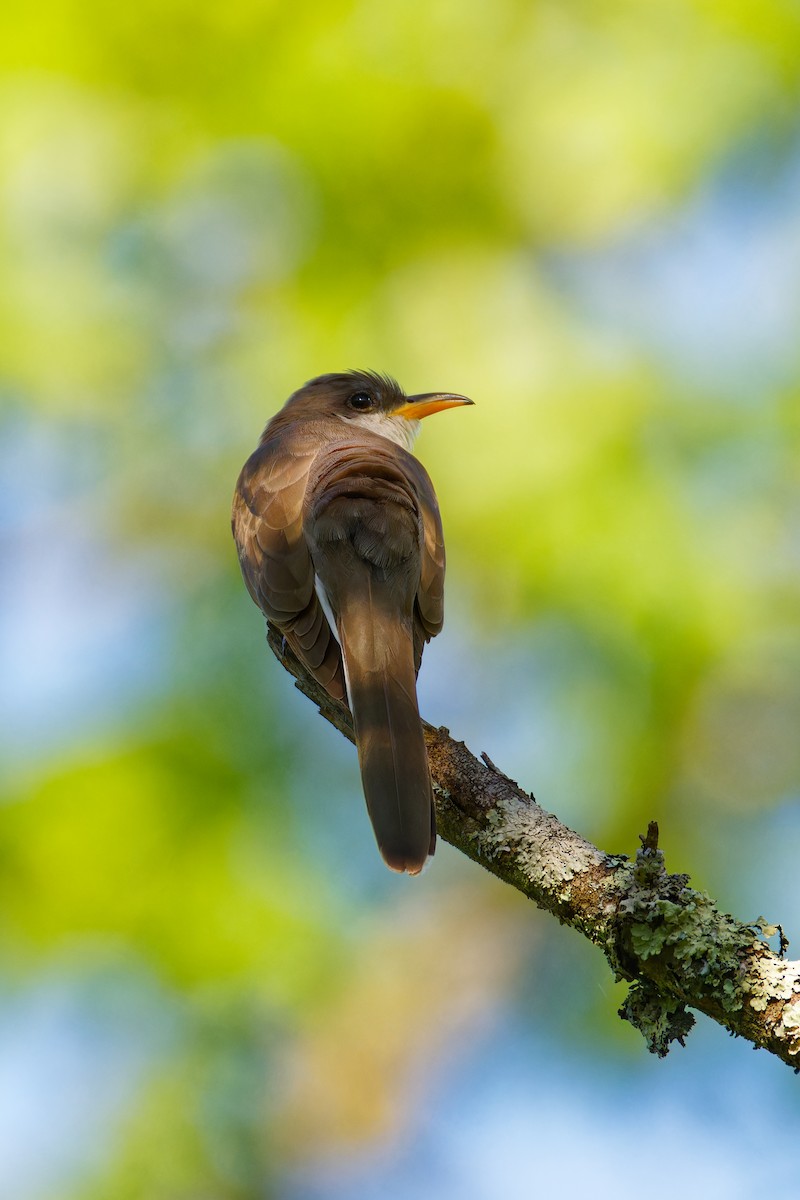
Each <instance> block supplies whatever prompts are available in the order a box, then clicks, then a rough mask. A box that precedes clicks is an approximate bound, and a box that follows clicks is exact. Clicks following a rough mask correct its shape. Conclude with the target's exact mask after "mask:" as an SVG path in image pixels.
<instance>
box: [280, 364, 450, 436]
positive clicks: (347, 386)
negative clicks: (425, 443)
mask: <svg viewBox="0 0 800 1200" xmlns="http://www.w3.org/2000/svg"><path fill="white" fill-rule="evenodd" d="M472 403H473V401H472V400H469V399H468V398H467V397H466V396H459V395H456V394H455V393H453V392H425V393H422V394H421V395H417V396H407V395H406V394H405V392H404V391H403V389H402V388H401V387H400V385H399V383H397V382H396V381H395V380H394V379H392V378H390V376H388V375H378V374H376V373H375V372H372V371H346V372H343V373H342V374H332V375H318V376H317V378H316V379H311V380H309V382H308V383H306V384H304V385H303V387H301V388H299V390H298V391H296V392H294V394H293V395H292V396H290V397H289V399H288V400H287V401H286V404H285V405H284V407H283V408H282V409H281V412H280V413H279V414H278V417H279V418H280V422H281V424H283V423H284V421H287V420H302V419H313V418H314V417H335V418H338V419H340V420H342V421H345V422H348V423H351V424H353V425H357V426H362V427H363V428H364V429H369V430H371V431H372V432H373V433H377V434H380V435H381V436H382V437H387V438H390V439H391V441H393V442H396V443H397V444H398V445H400V446H402V447H403V448H404V449H406V450H410V449H411V447H412V445H413V444H414V441H415V439H416V437H417V434H418V433H419V423H420V421H421V420H422V418H423V417H427V416H430V415H431V414H432V413H435V412H442V411H443V410H444V409H446V408H459V407H461V406H462V405H464V404H472ZM274 420H275V418H273V421H274ZM270 424H271V425H272V424H273V423H272V422H271V423H270Z"/></svg>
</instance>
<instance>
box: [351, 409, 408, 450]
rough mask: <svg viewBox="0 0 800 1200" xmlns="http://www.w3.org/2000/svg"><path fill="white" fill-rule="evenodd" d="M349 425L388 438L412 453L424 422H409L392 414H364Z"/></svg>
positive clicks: (352, 419) (352, 418) (405, 418)
mask: <svg viewBox="0 0 800 1200" xmlns="http://www.w3.org/2000/svg"><path fill="white" fill-rule="evenodd" d="M347 424H348V425H360V426H361V427H362V429H368V430H369V431H370V433H377V434H378V436H379V437H385V438H388V439H389V441H390V442H394V443H395V445H396V446H402V448H403V449H404V450H408V451H409V452H410V451H411V450H413V448H414V443H415V442H416V440H417V438H418V437H419V431H420V427H421V425H422V422H421V421H409V420H408V418H407V417H399V416H392V414H391V413H363V414H361V415H359V416H357V417H350V418H349V419H348V420H347Z"/></svg>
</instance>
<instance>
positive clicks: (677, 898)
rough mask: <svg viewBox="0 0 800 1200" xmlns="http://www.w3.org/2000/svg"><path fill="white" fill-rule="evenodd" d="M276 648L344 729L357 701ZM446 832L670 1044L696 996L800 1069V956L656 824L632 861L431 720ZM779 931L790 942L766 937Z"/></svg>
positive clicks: (655, 1046) (646, 1030) (648, 1029)
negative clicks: (605, 976) (551, 923)
mask: <svg viewBox="0 0 800 1200" xmlns="http://www.w3.org/2000/svg"><path fill="white" fill-rule="evenodd" d="M267 641H268V643H269V645H270V648H271V649H272V651H273V653H274V654H275V655H276V657H277V658H278V659H279V661H280V662H281V663H282V664H283V666H284V667H285V668H286V670H287V671H289V672H290V673H291V674H292V675H293V676H294V677H295V679H296V681H297V682H296V686H297V687H298V688H299V689H300V691H302V692H303V693H304V694H305V695H306V696H308V698H309V699H310V700H312V701H313V702H314V704H316V705H317V707H318V708H319V711H320V713H321V714H322V716H323V717H325V718H326V720H328V721H330V722H331V724H332V725H334V726H335V727H336V728H337V729H338V730H340V732H341V733H343V734H344V736H345V737H346V738H349V740H350V741H351V742H352V741H353V728H352V722H351V718H350V713H349V712H348V710H347V709H346V708H345V707H344V706H343V705H340V704H338V703H337V702H336V701H335V700H332V699H331V697H330V696H329V695H328V693H327V692H326V691H325V689H324V688H323V687H322V686H321V685H320V684H318V683H317V682H316V680H314V679H312V678H311V677H310V676H308V675H307V674H306V673H305V671H304V669H303V667H302V666H301V664H300V663H299V662H298V660H297V659H296V658H295V656H294V655H293V654H292V652H291V650H290V649H289V647H288V646H286V645H285V644H284V641H283V638H282V637H281V634H280V632H279V631H277V630H276V629H274V628H273V627H272V626H270V627H269V628H268V635H267ZM425 740H426V742H427V746H428V758H429V761H430V768H431V777H432V779H433V790H434V796H435V801H436V815H437V821H438V826H439V833H440V834H441V836H442V837H443V838H444V839H445V841H448V842H450V844H451V845H452V846H456V847H457V848H458V849H459V850H461V851H462V852H463V853H464V854H466V855H467V856H468V857H469V858H471V859H473V860H474V861H475V862H477V863H480V864H481V866H483V867H485V868H486V869H487V871H491V872H492V874H493V875H497V877H498V878H499V879H502V880H504V881H505V882H506V883H509V884H511V885H512V886H513V887H515V888H517V889H518V890H519V891H521V892H522V893H523V894H524V895H525V896H527V897H528V898H529V899H531V900H533V901H534V903H535V904H537V905H538V906H539V908H543V909H546V910H547V911H548V912H551V913H553V915H554V916H556V917H558V919H559V921H561V922H562V923H563V924H566V925H571V926H572V928H573V929H577V930H578V931H579V932H580V933H582V934H583V935H584V936H585V937H587V938H588V939H589V941H591V942H594V944H595V945H596V946H599V948H600V949H601V950H602V951H603V953H604V954H605V956H606V958H607V960H608V963H609V966H610V967H611V970H612V971H613V972H614V975H615V976H616V978H617V979H623V980H627V981H628V982H629V983H630V984H631V987H630V989H629V992H628V995H627V998H626V1000H625V1002H624V1004H623V1005H622V1007H621V1008H620V1010H619V1014H620V1016H621V1017H624V1018H625V1019H626V1020H628V1021H631V1022H632V1024H634V1025H635V1026H636V1027H637V1028H638V1029H639V1030H640V1031H641V1033H642V1035H643V1036H644V1038H645V1039H646V1041H647V1044H648V1047H649V1049H650V1050H651V1051H652V1052H653V1053H655V1054H658V1055H660V1056H662V1057H663V1056H664V1055H665V1054H666V1053H667V1052H668V1050H669V1047H670V1043H671V1042H673V1041H678V1042H680V1043H681V1045H682V1044H683V1042H684V1038H685V1037H686V1035H687V1033H688V1032H689V1030H690V1029H691V1027H692V1025H693V1024H694V1017H692V1015H691V1014H690V1013H689V1012H688V1011H687V1009H688V1008H694V1009H697V1010H699V1011H700V1012H703V1013H705V1014H706V1015H707V1016H709V1017H711V1018H712V1020H714V1021H717V1022H719V1024H721V1025H723V1026H725V1028H726V1029H728V1030H730V1032H731V1033H733V1034H736V1035H739V1036H741V1037H744V1038H747V1039H748V1041H751V1042H753V1044H754V1045H755V1046H761V1047H763V1048H764V1049H766V1050H769V1051H770V1052H771V1053H772V1054H775V1055H777V1057H778V1058H781V1059H782V1060H783V1061H784V1062H786V1063H788V1064H789V1065H790V1066H792V1067H794V1068H795V1070H799V1069H800V962H790V961H787V960H786V959H784V958H783V954H784V951H785V949H786V945H787V942H786V940H785V938H784V936H783V932H782V930H780V927H772V926H769V925H767V924H766V923H765V922H764V920H763V918H759V920H758V921H757V922H755V923H754V924H753V925H742V924H741V923H740V922H738V921H736V920H734V918H733V917H731V916H728V915H727V914H726V913H723V912H721V911H720V910H719V909H718V908H717V906H716V904H715V903H714V901H713V900H712V899H711V898H710V897H709V896H707V895H706V894H705V893H704V892H698V891H695V890H694V889H693V888H691V887H690V886H689V877H688V876H687V875H670V874H668V873H667V871H666V870H665V867H664V856H663V853H662V852H661V851H660V850H659V849H658V828H657V826H656V825H655V823H652V824H651V825H650V827H649V829H648V832H647V834H646V835H645V836H644V837H642V838H641V842H642V845H641V848H640V849H639V850H638V852H637V854H636V858H635V860H634V861H633V862H631V861H629V860H628V859H627V858H626V857H625V856H623V855H609V854H604V853H603V852H602V851H601V850H598V849H597V847H596V846H593V845H592V844H591V843H590V842H587V841H585V840H584V839H583V838H582V837H580V836H579V835H578V834H577V833H574V832H573V830H571V829H568V828H567V826H565V825H562V824H561V822H560V821H559V820H558V819H557V818H556V817H555V816H553V814H552V813H548V812H546V811H545V810H544V809H543V808H541V807H540V806H539V805H538V804H537V803H536V801H535V800H534V798H533V796H532V795H529V794H527V793H526V792H523V791H522V789H521V788H520V787H519V786H518V785H517V784H516V783H514V781H513V780H512V779H509V778H508V776H506V775H504V774H503V772H502V771H500V770H498V768H497V767H496V766H495V765H494V764H493V763H492V762H491V761H490V759H489V758H488V757H487V756H486V755H483V761H482V762H481V761H479V760H478V759H476V758H475V757H474V756H473V755H472V754H471V753H470V752H469V750H467V748H466V746H465V745H464V743H463V742H457V741H455V740H454V739H453V738H451V737H450V734H449V731H448V730H447V729H434V728H433V727H432V726H430V725H427V724H426V725H425ZM776 933H778V934H779V939H780V946H779V952H778V953H775V952H774V951H773V950H771V949H770V947H769V946H768V945H767V942H766V941H765V940H764V938H765V937H772V936H774V935H775V934H776Z"/></svg>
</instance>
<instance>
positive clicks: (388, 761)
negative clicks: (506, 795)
mask: <svg viewBox="0 0 800 1200" xmlns="http://www.w3.org/2000/svg"><path fill="white" fill-rule="evenodd" d="M358 574H359V576H360V578H359V579H358V580H357V581H356V580H352V579H351V585H350V587H349V588H348V589H347V595H346V601H345V604H344V606H343V607H342V608H340V610H339V613H338V622H337V624H338V628H339V639H340V642H341V646H342V655H343V658H344V664H345V675H346V679H347V690H348V697H349V700H350V710H351V712H352V714H353V724H354V727H355V735H356V746H357V748H358V761H359V765H360V767H361V781H362V784H363V788H364V796H365V799H366V801H367V811H368V812H369V816H370V820H371V821H372V828H373V829H374V831H375V838H376V840H377V843H378V848H379V849H380V852H381V854H382V855H383V858H384V861H385V862H386V864H387V866H389V867H391V868H392V870H394V871H408V873H409V874H410V875H417V874H419V872H420V871H421V870H422V868H423V867H424V865H425V863H426V861H427V860H428V858H429V856H430V855H431V854H433V852H434V849H435V846H436V816H435V810H434V807H433V794H432V791H431V777H430V770H429V767H428V754H427V750H426V749H425V738H424V735H423V732H422V722H421V720H420V715H419V708H418V707H417V688H416V677H415V673H414V650H413V636H412V624H411V617H410V615H409V616H408V618H407V619H405V618H402V617H401V616H400V614H398V612H397V605H396V601H395V602H394V603H393V602H392V596H391V594H390V590H389V587H388V585H387V584H386V583H385V582H383V581H382V580H381V579H380V577H379V575H378V574H377V573H373V572H372V571H371V570H369V569H368V570H365V571H364V572H363V573H362V572H358Z"/></svg>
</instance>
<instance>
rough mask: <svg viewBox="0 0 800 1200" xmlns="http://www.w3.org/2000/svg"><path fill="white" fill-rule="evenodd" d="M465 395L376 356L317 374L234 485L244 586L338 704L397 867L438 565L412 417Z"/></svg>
mask: <svg viewBox="0 0 800 1200" xmlns="http://www.w3.org/2000/svg"><path fill="white" fill-rule="evenodd" d="M472 403H473V401H472V400H471V399H469V398H468V397H467V396H461V395H458V394H456V393H452V392H426V393H424V394H419V395H412V396H407V395H406V394H405V393H404V392H403V390H402V388H401V387H400V385H399V384H398V383H397V382H396V381H395V380H394V379H392V378H391V377H390V376H388V375H382V374H379V373H377V372H373V371H345V372H341V373H331V374H327V375H319V376H317V377H316V378H314V379H311V380H309V381H308V382H307V383H305V384H304V385H303V386H302V387H301V388H299V389H298V390H297V391H295V392H294V393H293V394H292V395H291V396H290V397H289V399H288V400H287V401H286V403H285V404H284V406H283V408H281V409H280V410H279V411H278V412H277V413H276V414H275V416H273V417H272V419H271V420H270V421H269V422H268V424H267V426H266V428H265V429H264V432H263V434H262V435H261V439H260V442H259V445H258V447H257V448H256V450H255V451H254V452H253V454H251V455H250V457H249V458H248V460H247V462H246V463H245V465H244V467H243V468H242V471H241V474H240V475H239V479H238V481H237V484H236V489H235V492H234V498H233V508H232V515H231V527H232V531H233V536H234V540H235V542H236V546H237V550H238V555H239V564H240V566H241V570H242V575H243V577H244V582H245V585H246V587H247V590H248V591H249V593H250V595H251V597H252V599H253V600H254V601H255V603H256V604H257V605H258V607H259V608H260V609H261V611H262V613H263V614H264V616H265V617H266V618H267V621H268V623H270V624H272V625H274V626H275V627H277V629H278V630H279V631H280V632H281V634H282V635H283V638H284V639H285V644H286V645H288V646H289V647H290V648H291V650H292V651H293V652H294V654H295V655H296V657H297V658H298V659H299V660H300V662H301V663H302V664H303V666H304V667H305V669H306V670H307V671H308V672H309V673H310V674H311V675H312V676H313V677H314V678H315V679H316V680H317V681H318V682H319V683H320V684H322V686H323V687H324V688H325V689H326V690H327V692H328V693H329V695H330V696H331V697H333V699H335V700H338V701H342V702H344V703H346V704H347V705H348V707H349V709H350V712H351V714H352V718H353V730H354V734H355V742H356V748H357V751H358V761H359V766H360V771H361V781H362V786H363V791H364V797H365V799H366V804H367V811H368V813H369V817H370V820H371V822H372V827H373V831H374V834H375V839H376V841H377V844H378V849H379V850H380V853H381V855H382V856H383V859H384V861H385V863H386V864H387V866H389V867H390V868H391V869H392V870H394V871H398V872H407V873H408V874H409V875H417V874H419V872H420V871H421V870H422V868H423V867H424V866H425V864H426V862H427V861H428V859H429V858H430V856H431V855H432V854H433V852H434V849H435V846H436V814H435V809H434V804H433V792H432V787H431V777H430V770H429V765H428V757H427V750H426V747H425V738H424V734H423V729H422V721H421V718H420V715H419V707H418V703H417V692H416V679H417V673H418V671H419V668H420V663H421V660H422V652H423V649H424V647H425V645H426V643H427V642H428V641H430V639H431V638H432V637H435V636H436V635H437V634H438V633H439V632H440V631H441V629H442V625H443V620H444V573H445V551H444V537H443V533H442V522H441V517H440V514H439V506H438V503H437V500H436V493H435V492H434V489H433V484H432V483H431V481H430V478H429V476H428V473H427V471H426V470H425V468H424V467H423V466H422V464H421V463H420V462H419V460H418V459H417V458H415V457H414V455H413V454H412V453H411V449H412V446H413V445H414V442H415V440H416V438H417V435H418V434H419V430H420V422H421V420H422V419H423V418H424V417H427V416H429V415H431V414H432V413H436V412H441V411H444V410H446V409H450V408H457V407H460V406H463V405H469V404H472Z"/></svg>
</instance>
